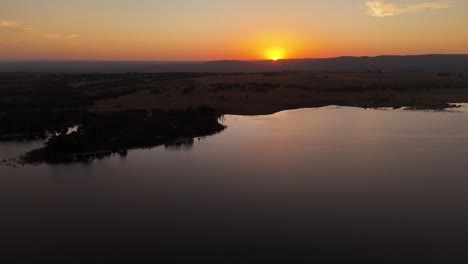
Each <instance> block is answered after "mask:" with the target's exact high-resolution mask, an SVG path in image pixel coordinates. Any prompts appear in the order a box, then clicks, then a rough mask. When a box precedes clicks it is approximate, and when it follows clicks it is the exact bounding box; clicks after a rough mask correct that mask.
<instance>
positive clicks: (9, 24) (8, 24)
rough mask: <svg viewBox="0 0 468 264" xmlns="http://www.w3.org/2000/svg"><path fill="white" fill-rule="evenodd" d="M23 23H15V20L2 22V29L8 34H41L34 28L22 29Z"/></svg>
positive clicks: (0, 27) (0, 26)
mask: <svg viewBox="0 0 468 264" xmlns="http://www.w3.org/2000/svg"><path fill="white" fill-rule="evenodd" d="M21 24H22V23H21V22H18V21H13V20H0V29H2V30H4V31H8V32H14V33H31V32H39V31H37V30H36V29H34V28H30V27H22V26H21Z"/></svg>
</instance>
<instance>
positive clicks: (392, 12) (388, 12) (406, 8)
mask: <svg viewBox="0 0 468 264" xmlns="http://www.w3.org/2000/svg"><path fill="white" fill-rule="evenodd" d="M454 4H455V3H454V1H430V2H421V3H415V4H407V5H399V4H396V3H392V2H387V1H367V3H366V8H367V11H368V12H369V15H371V16H375V17H389V16H396V15H401V14H408V13H418V12H423V11H427V10H437V9H447V8H450V7H452V6H453V5H454Z"/></svg>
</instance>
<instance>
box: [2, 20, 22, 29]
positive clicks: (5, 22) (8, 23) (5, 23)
mask: <svg viewBox="0 0 468 264" xmlns="http://www.w3.org/2000/svg"><path fill="white" fill-rule="evenodd" d="M16 24H19V22H18V21H12V20H1V19H0V27H9V26H13V25H16Z"/></svg>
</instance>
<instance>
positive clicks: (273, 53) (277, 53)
mask: <svg viewBox="0 0 468 264" xmlns="http://www.w3.org/2000/svg"><path fill="white" fill-rule="evenodd" d="M285 54H286V52H285V51H284V49H283V48H280V47H271V48H268V49H266V50H265V58H266V59H268V60H272V61H278V60H281V59H284V57H285Z"/></svg>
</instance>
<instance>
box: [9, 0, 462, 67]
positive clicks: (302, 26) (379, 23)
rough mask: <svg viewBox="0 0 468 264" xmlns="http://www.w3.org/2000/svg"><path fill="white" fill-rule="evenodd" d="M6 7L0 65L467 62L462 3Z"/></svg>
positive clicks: (157, 2) (50, 0)
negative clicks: (448, 58)
mask: <svg viewBox="0 0 468 264" xmlns="http://www.w3.org/2000/svg"><path fill="white" fill-rule="evenodd" d="M0 1H1V7H0V59H83V60H88V59H89V60H160V61H169V60H179V61H189V60H219V59H247V60H253V59H273V58H278V59H284V58H317V57H335V56H344V55H352V56H373V55H382V54H428V53H431V54H434V53H438V54H439V53H456V54H460V53H468V34H466V30H467V28H468V16H467V15H466V12H467V10H468V1H465V0H458V1H438V0H388V1H387V0H385V1H366V0H326V1H318V0H314V1H312V0H290V1H285V0H236V1H233V0H80V1H76V0H15V1H6V0H0Z"/></svg>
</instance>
